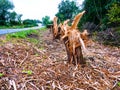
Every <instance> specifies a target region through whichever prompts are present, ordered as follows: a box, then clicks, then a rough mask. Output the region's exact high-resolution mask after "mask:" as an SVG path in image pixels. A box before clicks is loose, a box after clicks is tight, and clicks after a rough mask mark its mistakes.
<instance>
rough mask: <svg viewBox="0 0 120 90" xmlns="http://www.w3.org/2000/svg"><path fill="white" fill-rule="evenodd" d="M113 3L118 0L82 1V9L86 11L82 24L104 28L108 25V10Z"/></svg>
mask: <svg viewBox="0 0 120 90" xmlns="http://www.w3.org/2000/svg"><path fill="white" fill-rule="evenodd" d="M114 2H119V0H104V1H103V0H99V1H98V0H84V2H83V8H82V9H83V10H86V14H85V16H84V17H83V18H82V20H81V21H82V23H84V24H85V23H86V22H91V23H94V24H96V25H98V26H100V27H101V28H103V27H105V25H107V23H108V16H107V13H108V10H109V8H110V6H111V4H112V3H114ZM105 28H106V27H105Z"/></svg>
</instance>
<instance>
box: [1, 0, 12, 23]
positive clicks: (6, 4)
mask: <svg viewBox="0 0 120 90" xmlns="http://www.w3.org/2000/svg"><path fill="white" fill-rule="evenodd" d="M13 8H14V5H13V3H12V2H10V1H9V0H0V25H5V24H6V22H7V20H8V18H9V15H10V10H12V9H13Z"/></svg>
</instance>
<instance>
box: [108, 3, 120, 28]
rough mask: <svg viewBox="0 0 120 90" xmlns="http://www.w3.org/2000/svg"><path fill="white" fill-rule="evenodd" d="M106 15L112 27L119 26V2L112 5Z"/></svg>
mask: <svg viewBox="0 0 120 90" xmlns="http://www.w3.org/2000/svg"><path fill="white" fill-rule="evenodd" d="M107 15H108V19H109V23H110V24H114V26H118V25H120V2H118V3H113V4H112V5H111V7H110V9H109V10H108V14H107Z"/></svg>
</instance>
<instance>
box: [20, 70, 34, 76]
mask: <svg viewBox="0 0 120 90" xmlns="http://www.w3.org/2000/svg"><path fill="white" fill-rule="evenodd" d="M22 73H25V74H28V75H32V74H33V72H32V70H23V71H22Z"/></svg>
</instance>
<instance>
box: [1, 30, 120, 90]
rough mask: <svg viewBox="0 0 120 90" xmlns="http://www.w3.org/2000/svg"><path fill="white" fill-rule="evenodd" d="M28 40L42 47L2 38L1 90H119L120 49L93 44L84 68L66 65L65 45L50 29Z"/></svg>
mask: <svg viewBox="0 0 120 90" xmlns="http://www.w3.org/2000/svg"><path fill="white" fill-rule="evenodd" d="M29 38H37V39H39V44H38V45H34V44H33V43H30V42H29V41H27V40H26V39H13V40H11V41H5V39H6V38H5V36H1V37H0V43H1V44H0V90H120V48H118V47H113V46H112V47H111V46H104V45H102V44H99V43H98V42H94V43H93V44H91V45H89V46H88V47H87V49H88V50H89V51H90V52H91V53H94V55H86V54H85V53H84V52H83V56H84V60H86V62H87V63H86V65H85V66H84V67H82V66H81V65H78V66H74V65H72V64H68V63H67V55H66V50H65V46H64V44H63V42H62V41H60V40H54V41H53V39H52V34H51V33H50V32H49V31H48V30H46V31H44V32H43V31H42V32H41V31H40V35H39V37H37V36H36V35H34V36H32V34H31V35H29Z"/></svg>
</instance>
